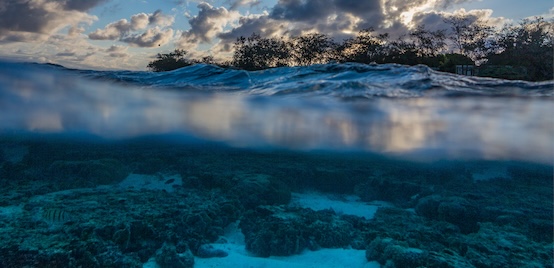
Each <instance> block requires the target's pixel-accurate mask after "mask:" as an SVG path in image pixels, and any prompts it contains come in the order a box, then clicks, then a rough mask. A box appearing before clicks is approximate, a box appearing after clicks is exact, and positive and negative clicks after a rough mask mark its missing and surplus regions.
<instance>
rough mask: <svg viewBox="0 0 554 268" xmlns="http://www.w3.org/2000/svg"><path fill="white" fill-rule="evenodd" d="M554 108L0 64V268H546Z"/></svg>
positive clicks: (413, 86)
mask: <svg viewBox="0 0 554 268" xmlns="http://www.w3.org/2000/svg"><path fill="white" fill-rule="evenodd" d="M553 101H554V81H547V82H540V83H533V82H524V81H508V80H499V79H492V78H481V77H470V76H459V75H454V74H449V73H443V72H437V71H434V70H432V69H430V68H428V67H426V66H403V65H395V64H385V65H364V64H326V65H315V66H308V67H285V68H274V69H268V70H263V71H255V72H249V71H243V70H232V69H223V68H219V67H216V66H211V65H204V64H198V65H194V66H190V67H185V68H182V69H178V70H174V71H170V72H162V73H152V72H142V71H92V70H76V69H67V68H64V67H62V66H57V65H50V64H32V63H15V62H0V186H1V188H0V239H1V240H2V241H3V243H2V245H0V268H1V267H79V266H82V267H193V266H194V267H210V266H217V265H220V266H221V265H223V266H225V263H227V264H230V263H233V266H239V267H240V265H244V266H243V267H285V266H286V267H325V266H321V265H324V264H322V263H320V262H318V260H321V259H322V258H323V257H322V256H323V255H324V256H328V257H327V258H326V263H327V264H328V265H329V266H327V267H337V266H338V267H340V266H344V267H356V266H357V267H379V266H383V267H552V262H553V256H552V254H553V249H554V247H553V230H554V226H553V223H552V222H553V188H552V183H553V182H552V181H553V165H554V116H553V115H554V102H553ZM231 227H233V228H231ZM237 236H238V237H239V238H237ZM327 250H333V251H332V252H334V253H331V251H327ZM337 251H340V252H339V253H337ZM318 252H319V254H318V255H313V254H315V253H318ZM309 254H312V255H313V256H316V257H313V258H311V259H310V258H309V257H306V256H312V255H309ZM341 254H342V255H341ZM294 256H304V258H298V257H294ZM333 256H334V257H333ZM340 256H342V258H341V257H340ZM345 259H352V260H353V262H352V263H347V262H345ZM300 260H302V261H303V262H300Z"/></svg>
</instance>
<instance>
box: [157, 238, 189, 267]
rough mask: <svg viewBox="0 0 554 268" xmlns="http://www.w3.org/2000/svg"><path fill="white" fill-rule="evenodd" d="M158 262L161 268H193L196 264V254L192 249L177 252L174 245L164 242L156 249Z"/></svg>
mask: <svg viewBox="0 0 554 268" xmlns="http://www.w3.org/2000/svg"><path fill="white" fill-rule="evenodd" d="M156 263H158V265H159V266H160V268H192V267H193V266H194V256H193V255H192V252H190V250H187V251H186V252H184V253H177V250H176V249H175V246H174V245H171V244H167V243H164V244H163V246H162V247H161V248H160V249H159V250H158V251H156Z"/></svg>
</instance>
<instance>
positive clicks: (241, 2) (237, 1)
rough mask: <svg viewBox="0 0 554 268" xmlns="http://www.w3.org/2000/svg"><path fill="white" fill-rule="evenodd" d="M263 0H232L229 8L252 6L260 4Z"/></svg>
mask: <svg viewBox="0 0 554 268" xmlns="http://www.w3.org/2000/svg"><path fill="white" fill-rule="evenodd" d="M261 3H262V2H261V1H260V0H234V1H230V4H231V7H230V8H229V10H236V9H237V8H239V7H241V6H248V7H250V8H252V7H255V6H259V5H260V4H261Z"/></svg>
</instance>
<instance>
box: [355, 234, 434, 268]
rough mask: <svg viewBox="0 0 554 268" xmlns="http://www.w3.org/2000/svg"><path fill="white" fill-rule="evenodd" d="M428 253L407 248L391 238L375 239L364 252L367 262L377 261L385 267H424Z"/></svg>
mask: <svg viewBox="0 0 554 268" xmlns="http://www.w3.org/2000/svg"><path fill="white" fill-rule="evenodd" d="M428 256H429V252H427V251H426V250H422V249H419V248H412V247H408V246H406V245H405V244H403V243H400V242H398V241H395V240H393V239H391V238H376V239H374V240H373V241H372V242H371V243H370V244H369V246H368V248H367V250H366V258H367V260H368V261H377V262H379V263H380V264H382V265H385V267H391V268H392V267H420V266H425V264H426V262H427V259H428Z"/></svg>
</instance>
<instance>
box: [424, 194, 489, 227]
mask: <svg viewBox="0 0 554 268" xmlns="http://www.w3.org/2000/svg"><path fill="white" fill-rule="evenodd" d="M415 210H416V213H417V214H418V215H420V216H424V217H426V218H429V219H433V220H442V221H446V222H449V223H452V224H454V225H456V226H458V227H459V228H460V232H462V233H464V234H468V233H473V232H476V231H478V230H479V226H478V225H477V223H478V222H479V221H480V219H479V215H480V213H479V209H478V207H477V206H476V205H473V204H471V203H470V202H469V201H467V200H466V199H464V198H461V197H456V196H454V197H446V198H443V197H441V196H438V195H431V196H428V197H424V198H421V199H420V200H419V201H418V203H417V205H416V208H415Z"/></svg>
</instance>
